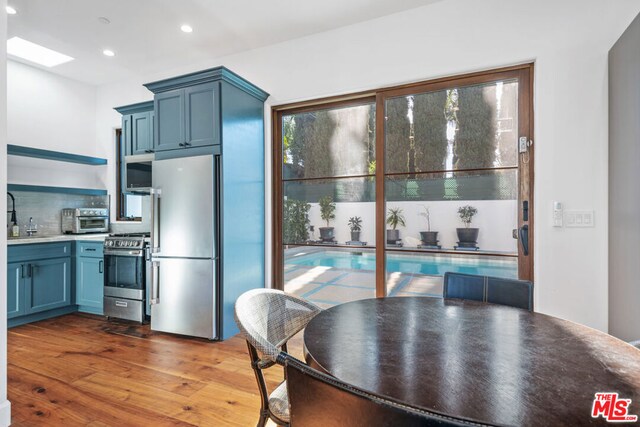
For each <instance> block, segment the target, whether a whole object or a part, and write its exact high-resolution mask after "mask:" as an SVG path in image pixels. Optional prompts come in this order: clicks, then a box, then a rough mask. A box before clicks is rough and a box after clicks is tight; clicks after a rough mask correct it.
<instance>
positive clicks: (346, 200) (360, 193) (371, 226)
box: [280, 102, 376, 308]
mask: <svg viewBox="0 0 640 427" xmlns="http://www.w3.org/2000/svg"><path fill="white" fill-rule="evenodd" d="M281 120H282V121H281V126H282V127H281V129H282V131H281V134H282V147H281V148H282V156H283V163H282V199H281V201H280V203H281V212H282V230H281V242H282V259H283V270H284V271H283V276H282V277H283V283H284V290H285V291H286V292H290V293H293V294H296V295H299V296H302V297H303V298H305V299H307V300H310V301H312V302H314V303H316V304H318V305H319V306H321V307H323V308H327V307H330V306H334V305H337V304H341V303H345V302H349V301H353V300H357V299H363V298H373V297H375V286H376V262H375V223H376V222H375V221H376V220H375V203H376V198H375V176H374V174H375V104H373V103H371V102H367V103H363V102H360V103H359V104H357V105H348V106H343V105H341V106H338V107H334V108H326V109H317V110H311V111H306V110H305V111H301V112H299V113H292V114H286V115H283V116H282V118H281Z"/></svg>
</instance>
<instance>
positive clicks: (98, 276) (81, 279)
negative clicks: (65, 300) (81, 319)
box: [76, 257, 104, 314]
mask: <svg viewBox="0 0 640 427" xmlns="http://www.w3.org/2000/svg"><path fill="white" fill-rule="evenodd" d="M103 288H104V261H103V260H102V259H100V258H87V257H78V262H77V263H76V304H78V305H79V306H80V311H90V312H92V313H100V314H102V296H103V292H102V290H103Z"/></svg>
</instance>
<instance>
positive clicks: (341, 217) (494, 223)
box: [309, 200, 518, 252]
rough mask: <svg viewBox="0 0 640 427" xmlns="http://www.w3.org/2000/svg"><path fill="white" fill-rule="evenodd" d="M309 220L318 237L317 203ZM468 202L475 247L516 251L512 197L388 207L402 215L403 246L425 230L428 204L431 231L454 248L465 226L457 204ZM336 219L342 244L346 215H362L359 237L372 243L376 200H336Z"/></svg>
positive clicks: (415, 242) (412, 243)
mask: <svg viewBox="0 0 640 427" xmlns="http://www.w3.org/2000/svg"><path fill="white" fill-rule="evenodd" d="M310 205H311V209H310V210H309V220H310V221H311V225H313V226H314V228H315V233H314V234H313V236H312V237H313V238H314V239H316V240H317V239H319V238H320V231H318V228H319V227H326V225H327V224H326V222H325V221H323V220H322V219H321V218H320V206H319V205H318V203H310ZM465 205H471V206H474V207H475V208H477V209H478V214H477V215H476V216H475V217H474V218H473V223H472V225H471V226H472V227H476V228H479V229H480V234H479V235H478V246H479V247H480V248H481V249H483V250H491V251H500V252H516V251H517V250H518V247H517V240H515V239H514V238H513V237H512V230H513V229H514V228H517V210H516V209H517V201H515V200H465V201H457V202H452V201H440V202H424V203H421V202H389V203H387V209H389V208H396V207H397V208H400V209H402V214H403V215H404V217H405V223H406V227H398V230H400V238H401V239H402V241H403V243H404V245H405V246H417V245H419V244H420V232H421V231H427V226H426V220H425V219H424V217H423V216H420V213H422V212H423V208H422V207H423V206H428V207H429V212H430V214H431V230H432V231H437V232H438V239H439V240H440V245H441V246H442V247H443V248H448V249H450V248H453V246H454V245H455V244H456V242H457V241H458V238H457V235H456V228H458V227H464V225H463V224H462V223H461V222H460V218H459V217H458V208H459V207H460V206H465ZM335 214H336V219H335V220H333V221H331V225H330V226H331V227H334V228H335V236H336V240H337V241H338V242H340V243H344V242H346V241H348V240H351V233H350V230H349V226H348V221H349V218H350V217H352V216H359V217H361V218H362V223H363V224H362V232H361V234H360V240H361V241H363V242H367V243H368V244H369V245H375V203H373V202H360V203H355V202H354V203H336V211H335Z"/></svg>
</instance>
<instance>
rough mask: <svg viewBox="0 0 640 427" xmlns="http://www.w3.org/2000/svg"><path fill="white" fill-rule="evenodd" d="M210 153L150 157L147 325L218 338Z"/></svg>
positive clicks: (214, 186) (214, 204)
mask: <svg viewBox="0 0 640 427" xmlns="http://www.w3.org/2000/svg"><path fill="white" fill-rule="evenodd" d="M217 169H219V167H218V166H216V164H215V162H214V156H211V155H206V156H197V157H185V158H177V159H169V160H157V161H154V162H153V166H152V173H153V178H152V179H153V186H152V190H151V195H152V197H151V218H152V224H151V245H150V246H151V263H152V269H151V295H149V299H150V303H151V329H152V330H154V331H163V332H170V333H174V334H181V335H189V336H196V337H203V338H209V339H218V337H219V331H218V329H219V328H218V309H219V308H218V301H217V298H218V286H219V285H218V283H217V279H216V276H217V271H218V265H217V264H218V249H217V246H218V245H217V240H216V238H217V236H216V234H217V229H218V226H217V224H218V215H217V206H218V199H219V197H218V191H217V188H218V183H217V181H218V173H217Z"/></svg>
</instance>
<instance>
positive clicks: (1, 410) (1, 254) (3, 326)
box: [0, 0, 11, 426]
mask: <svg viewBox="0 0 640 427" xmlns="http://www.w3.org/2000/svg"><path fill="white" fill-rule="evenodd" d="M6 5H7V2H6V0H0V40H5V39H6V38H7V14H6V12H5V7H6ZM6 58H7V48H6V44H5V43H0V165H2V167H0V188H6V186H7V168H6V167H5V165H6V164H7V71H6V62H7V60H6ZM6 211H7V198H6V197H0V212H6ZM3 223H4V222H3ZM9 424H11V403H10V402H9V401H8V400H7V235H6V233H0V426H8V425H9Z"/></svg>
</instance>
